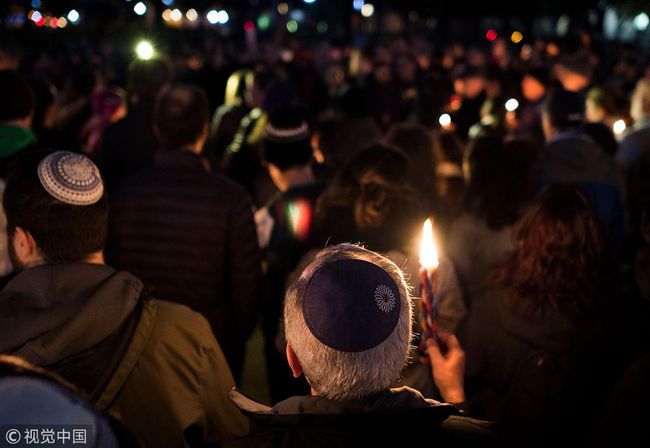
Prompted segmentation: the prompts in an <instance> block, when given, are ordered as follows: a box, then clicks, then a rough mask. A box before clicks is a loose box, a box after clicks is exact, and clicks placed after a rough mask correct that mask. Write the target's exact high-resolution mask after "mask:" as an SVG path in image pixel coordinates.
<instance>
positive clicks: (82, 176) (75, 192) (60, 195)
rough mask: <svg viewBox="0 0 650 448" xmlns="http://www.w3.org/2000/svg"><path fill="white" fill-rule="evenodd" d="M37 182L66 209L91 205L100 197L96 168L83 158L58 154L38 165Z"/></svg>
mask: <svg viewBox="0 0 650 448" xmlns="http://www.w3.org/2000/svg"><path fill="white" fill-rule="evenodd" d="M38 178H39V180H40V181H41V185H43V188H45V190H46V191H47V192H48V193H49V194H50V195H52V196H53V197H54V198H55V199H58V200H59V201H61V202H64V203H66V204H70V205H91V204H94V203H96V202H97V201H99V200H100V199H101V197H102V195H103V194H104V183H103V182H102V178H101V176H100V174H99V169H98V168H97V166H96V165H95V164H94V163H93V162H92V161H91V160H90V159H89V158H88V157H86V156H84V155H83V154H76V153H73V152H68V151H58V152H55V153H53V154H50V155H48V156H47V157H45V158H44V159H43V160H41V163H39V164H38Z"/></svg>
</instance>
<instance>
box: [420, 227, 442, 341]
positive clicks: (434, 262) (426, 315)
mask: <svg viewBox="0 0 650 448" xmlns="http://www.w3.org/2000/svg"><path fill="white" fill-rule="evenodd" d="M439 264H440V263H439V261H438V251H437V249H436V245H435V242H434V240H433V225H432V223H431V220H430V219H427V220H426V221H425V222H424V226H423V228H422V240H421V243H420V266H421V267H420V289H421V293H420V299H421V300H420V304H419V305H420V306H419V310H420V327H421V330H422V333H421V337H420V349H421V350H422V351H425V350H426V341H427V339H436V340H437V323H436V320H437V318H438V302H439V301H440V295H439V294H438V265H439Z"/></svg>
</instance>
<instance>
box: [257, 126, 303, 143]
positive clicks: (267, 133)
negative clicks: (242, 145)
mask: <svg viewBox="0 0 650 448" xmlns="http://www.w3.org/2000/svg"><path fill="white" fill-rule="evenodd" d="M264 137H265V138H266V139H267V140H270V141H272V142H278V143H282V142H287V143H289V142H295V141H298V140H303V139H305V138H309V126H307V123H304V122H303V123H302V124H301V125H300V126H298V127H296V128H287V129H281V128H276V127H274V126H273V125H272V124H271V123H268V124H267V125H266V128H265V129H264Z"/></svg>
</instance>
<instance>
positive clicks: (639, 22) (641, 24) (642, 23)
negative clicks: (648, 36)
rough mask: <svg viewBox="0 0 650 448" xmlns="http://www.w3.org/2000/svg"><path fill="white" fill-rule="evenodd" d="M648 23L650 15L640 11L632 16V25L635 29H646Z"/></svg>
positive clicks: (649, 22)
mask: <svg viewBox="0 0 650 448" xmlns="http://www.w3.org/2000/svg"><path fill="white" fill-rule="evenodd" d="M648 25H650V17H648V15H647V14H646V13H645V12H642V13H641V14H639V15H637V16H636V17H635V18H634V27H635V28H636V29H637V30H639V31H645V30H647V29H648Z"/></svg>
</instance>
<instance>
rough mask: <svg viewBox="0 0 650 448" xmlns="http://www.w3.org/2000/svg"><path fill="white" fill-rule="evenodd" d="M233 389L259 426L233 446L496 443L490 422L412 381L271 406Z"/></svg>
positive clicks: (235, 400)
mask: <svg viewBox="0 0 650 448" xmlns="http://www.w3.org/2000/svg"><path fill="white" fill-rule="evenodd" d="M230 395H231V398H232V399H233V401H234V402H235V403H236V404H237V406H238V407H239V408H240V409H241V410H242V412H243V413H244V414H245V415H247V416H248V417H249V418H250V420H251V422H252V424H253V428H256V429H255V430H253V432H252V433H251V435H249V436H247V437H244V438H242V439H240V440H237V441H235V442H234V443H232V444H231V445H232V446H235V447H247V446H250V447H310V448H312V447H355V448H357V447H359V446H368V447H371V446H436V447H460V446H463V447H465V446H467V447H471V446H477V447H478V446H480V447H488V446H496V438H495V435H494V433H493V432H492V425H490V424H489V423H486V422H482V421H479V420H474V419H471V418H467V417H462V416H460V415H459V412H458V411H457V410H456V408H454V407H453V406H451V405H446V404H441V403H438V402H436V401H434V400H430V399H425V398H424V397H422V395H421V394H420V393H419V392H418V391H416V390H415V389H410V388H408V387H402V388H399V389H391V390H386V391H384V392H381V393H379V394H377V395H375V396H372V397H367V398H365V399H361V400H353V401H345V402H343V401H335V400H330V399H327V398H323V397H314V396H305V397H292V398H289V399H287V400H285V401H282V402H280V403H278V404H276V405H275V406H274V407H273V408H269V407H267V406H264V405H262V404H260V403H257V402H255V401H253V400H251V399H249V398H247V397H245V396H244V395H242V394H241V393H240V392H238V391H233V392H232V393H231V394H230ZM229 446H230V445H229Z"/></svg>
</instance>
